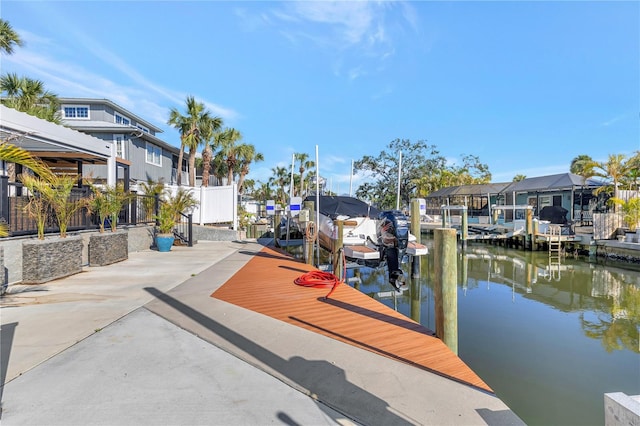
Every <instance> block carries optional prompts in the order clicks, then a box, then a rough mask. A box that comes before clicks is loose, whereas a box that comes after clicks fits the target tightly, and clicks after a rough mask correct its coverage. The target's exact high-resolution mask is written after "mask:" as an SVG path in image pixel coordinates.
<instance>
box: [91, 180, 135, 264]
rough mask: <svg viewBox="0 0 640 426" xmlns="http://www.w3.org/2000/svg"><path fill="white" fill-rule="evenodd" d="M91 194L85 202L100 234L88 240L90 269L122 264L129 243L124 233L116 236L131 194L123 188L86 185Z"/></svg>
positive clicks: (117, 185) (127, 252)
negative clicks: (94, 216)
mask: <svg viewBox="0 0 640 426" xmlns="http://www.w3.org/2000/svg"><path fill="white" fill-rule="evenodd" d="M88 184H89V186H90V187H91V189H92V191H93V194H92V195H91V197H90V198H89V200H88V202H87V206H88V210H89V213H95V214H96V216H97V218H98V226H99V229H100V233H99V234H98V235H91V237H89V265H91V266H104V265H110V264H112V263H115V262H119V261H122V260H125V259H127V258H128V257H129V240H128V234H127V233H126V232H116V231H117V226H118V225H117V224H118V214H119V213H120V211H121V210H122V208H123V207H124V206H125V205H126V203H127V202H129V201H130V200H131V194H129V193H127V192H126V191H125V190H124V185H123V184H122V183H118V184H116V185H111V186H106V187H104V188H101V187H98V186H96V185H94V184H93V183H92V182H90V181H89V182H88ZM106 223H109V226H110V228H111V232H110V233H105V224H106Z"/></svg>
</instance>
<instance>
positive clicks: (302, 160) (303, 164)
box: [293, 153, 316, 197]
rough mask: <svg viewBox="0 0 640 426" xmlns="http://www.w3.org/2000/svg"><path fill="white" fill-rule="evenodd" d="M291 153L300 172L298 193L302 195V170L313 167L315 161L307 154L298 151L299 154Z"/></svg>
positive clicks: (303, 181)
mask: <svg viewBox="0 0 640 426" xmlns="http://www.w3.org/2000/svg"><path fill="white" fill-rule="evenodd" d="M293 155H294V158H295V159H296V160H298V162H299V163H298V164H299V166H298V171H299V172H300V193H299V194H298V195H300V196H301V197H302V196H303V193H304V183H305V179H304V172H305V170H309V169H311V168H312V167H315V165H316V163H315V162H314V161H311V160H309V155H308V154H304V153H299V154H293Z"/></svg>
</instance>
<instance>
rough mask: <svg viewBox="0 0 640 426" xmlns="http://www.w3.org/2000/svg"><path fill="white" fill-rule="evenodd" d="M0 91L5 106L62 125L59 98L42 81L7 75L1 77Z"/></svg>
mask: <svg viewBox="0 0 640 426" xmlns="http://www.w3.org/2000/svg"><path fill="white" fill-rule="evenodd" d="M0 90H2V93H3V95H4V99H2V104H3V105H6V106H7V107H9V108H13V109H16V110H18V111H21V112H26V113H27V114H29V115H33V116H35V117H38V118H42V119H44V120H47V121H51V122H53V123H57V124H60V122H61V120H60V115H59V108H60V102H59V100H58V96H57V95H56V94H54V93H52V92H50V91H48V90H45V88H44V83H43V82H42V81H40V80H34V79H31V78H28V77H18V75H17V74H5V75H3V76H2V77H0Z"/></svg>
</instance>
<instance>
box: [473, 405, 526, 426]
mask: <svg viewBox="0 0 640 426" xmlns="http://www.w3.org/2000/svg"><path fill="white" fill-rule="evenodd" d="M476 412H477V413H478V414H479V415H480V417H482V420H484V421H485V422H487V424H488V425H495V426H499V425H519V424H522V420H521V419H520V418H519V417H518V416H516V415H515V413H514V412H513V411H511V410H499V411H493V410H490V409H488V408H478V409H476Z"/></svg>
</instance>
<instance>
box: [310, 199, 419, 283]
mask: <svg viewBox="0 0 640 426" xmlns="http://www.w3.org/2000/svg"><path fill="white" fill-rule="evenodd" d="M305 201H313V202H314V203H315V202H316V199H315V197H314V196H311V197H308V198H307V199H306V200H305ZM317 201H319V206H318V207H317V209H318V216H319V224H318V242H319V244H320V246H321V247H322V248H324V249H325V250H328V251H330V252H333V251H334V244H335V243H336V241H337V240H338V232H339V226H340V225H339V224H340V222H341V223H342V247H343V252H344V256H345V258H346V260H347V261H350V262H355V263H357V264H360V265H364V266H369V267H372V268H377V267H380V266H384V265H385V264H386V265H387V268H388V269H389V282H390V283H391V284H392V285H393V286H394V287H396V289H398V286H401V285H402V283H404V281H405V280H404V275H403V272H402V270H401V269H400V266H399V265H400V262H402V261H403V260H404V259H405V257H406V256H423V255H426V254H427V253H428V250H427V247H426V246H424V245H422V244H418V243H416V238H415V236H414V235H412V234H411V233H410V232H409V220H408V219H407V217H406V216H405V215H404V214H403V213H402V212H400V211H398V210H386V211H380V210H378V209H377V208H375V207H373V206H371V205H369V204H368V203H366V202H364V201H362V200H359V199H357V198H354V197H348V196H328V195H323V196H320V197H319V199H318V200H317Z"/></svg>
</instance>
